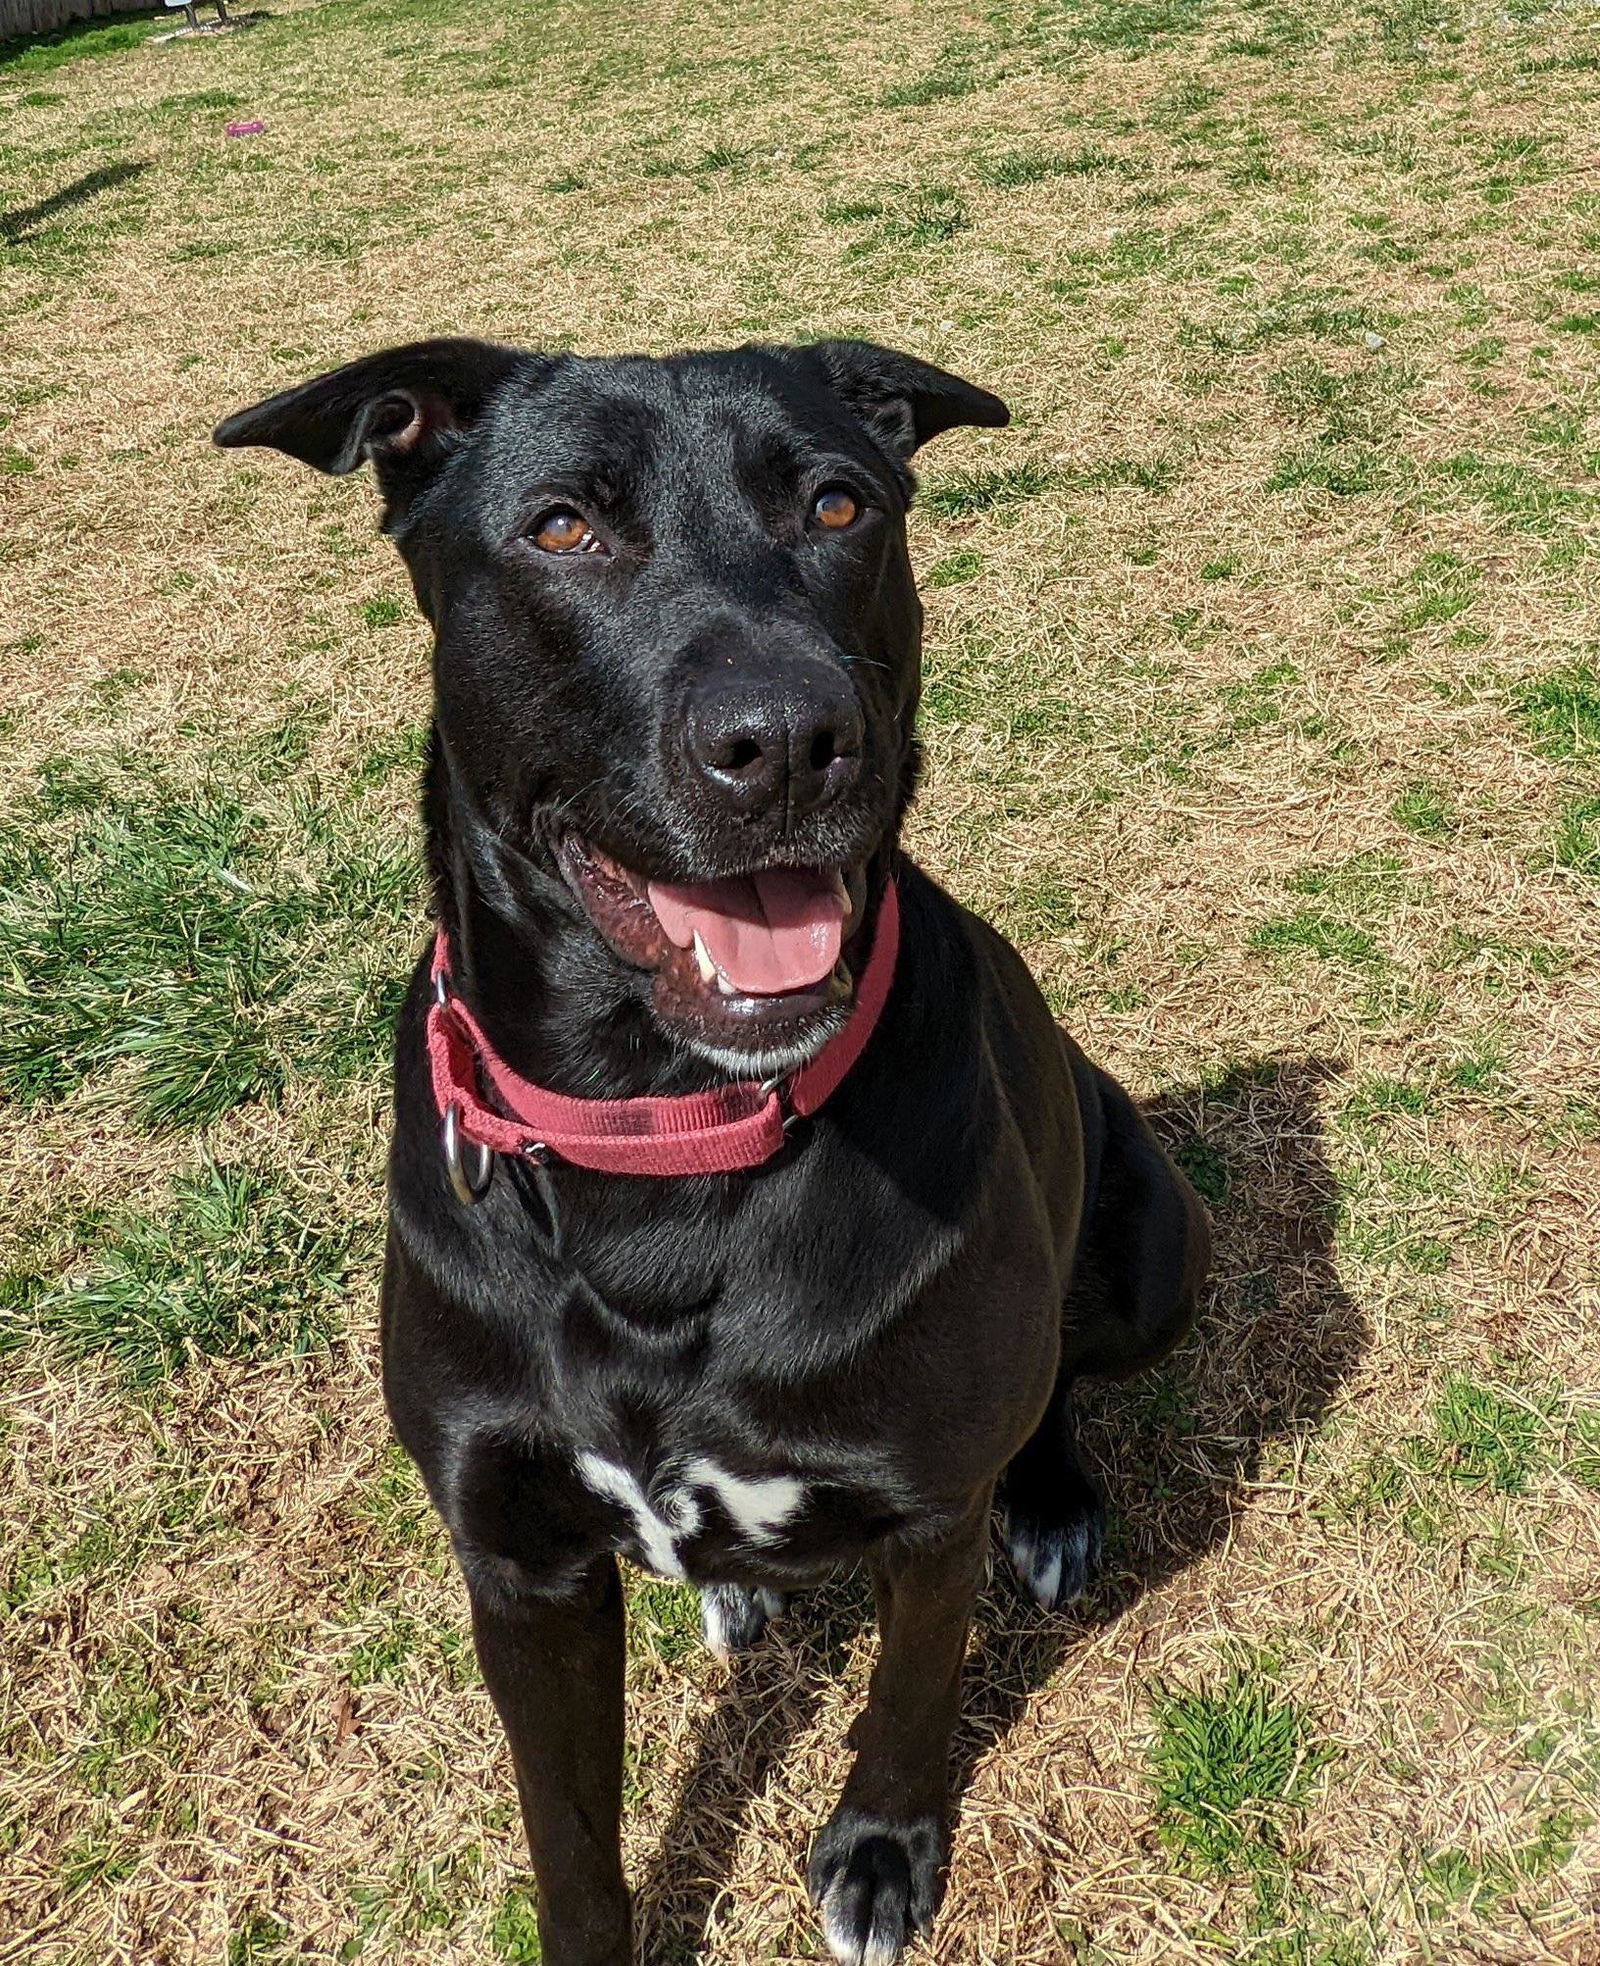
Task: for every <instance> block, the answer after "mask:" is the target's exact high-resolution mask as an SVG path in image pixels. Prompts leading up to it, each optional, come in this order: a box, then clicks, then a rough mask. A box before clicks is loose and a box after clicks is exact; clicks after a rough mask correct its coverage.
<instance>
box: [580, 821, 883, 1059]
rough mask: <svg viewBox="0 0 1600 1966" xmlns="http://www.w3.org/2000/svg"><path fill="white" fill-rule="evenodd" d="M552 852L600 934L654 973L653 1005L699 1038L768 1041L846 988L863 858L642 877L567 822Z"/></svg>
mask: <svg viewBox="0 0 1600 1966" xmlns="http://www.w3.org/2000/svg"><path fill="white" fill-rule="evenodd" d="M557 858H558V860H559V862H560V866H561V871H562V873H563V874H564V875H565V876H566V880H567V884H568V886H569V887H571V889H572V890H573V892H574V894H576V895H577V897H578V899H579V901H580V902H581V903H582V904H583V908H584V911H585V913H586V914H587V915H588V917H589V919H590V921H591V922H592V923H593V924H594V926H595V927H596V929H598V930H599V932H600V934H601V935H602V936H604V938H605V940H606V941H607V942H608V943H609V944H610V945H611V947H612V948H613V949H614V950H615V951H616V953H617V954H618V955H619V956H621V957H622V959H623V960H624V961H625V962H627V963H630V964H632V965H633V967H634V968H636V969H643V970H649V971H651V972H652V973H653V978H654V980H653V982H652V985H651V991H652V1002H653V1007H654V1009H655V1012H656V1014H657V1016H658V1017H660V1018H662V1019H664V1020H665V1021H667V1022H668V1023H670V1024H675V1025H678V1026H680V1027H682V1028H684V1030H685V1032H686V1034H687V1035H689V1036H691V1037H694V1038H698V1039H699V1040H700V1041H701V1042H702V1043H705V1044H709V1045H712V1046H716V1047H721V1048H729V1049H745V1048H748V1049H752V1050H753V1049H761V1050H763V1051H770V1050H772V1049H773V1048H774V1045H775V1043H776V1044H778V1045H780V1046H781V1045H782V1044H783V1043H784V1042H786V1041H792V1040H793V1039H794V1038H795V1037H797V1036H798V1035H799V1031H798V1030H797V1029H795V1028H793V1027H799V1026H801V1025H804V1024H807V1023H809V1022H810V1021H811V1020H813V1019H819V1017H820V1013H822V1012H824V1011H828V1010H830V1009H835V1010H836V1009H841V1008H843V1007H844V1006H846V1005H848V1003H849V1002H850V1000H851V998H852V996H853V994H854V991H855V970H854V966H853V958H854V956H855V953H856V952H855V949H854V947H853V933H854V930H855V928H856V925H857V924H858V922H859V920H860V916H861V909H862V904H863V901H864V899H865V895H866V871H865V868H864V867H862V866H856V867H851V868H809V867H766V868H760V869H758V870H756V871H755V872H753V873H749V874H734V875H727V876H724V877H723V878H721V879H718V880H708V881H685V882H673V881H652V880H647V879H646V878H645V877H644V876H643V875H640V874H635V873H633V872H632V871H631V870H630V869H629V868H627V867H624V866H623V865H622V864H621V863H620V862H619V861H616V860H613V859H612V858H611V856H610V855H609V854H605V853H602V852H601V851H600V850H599V848H598V847H595V846H593V845H591V844H590V842H589V841H587V840H584V839H582V838H580V837H579V836H578V835H577V834H575V833H569V834H567V835H566V837H565V838H564V839H563V840H562V841H561V843H560V845H559V847H558V848H557ZM785 1027H790V1028H785Z"/></svg>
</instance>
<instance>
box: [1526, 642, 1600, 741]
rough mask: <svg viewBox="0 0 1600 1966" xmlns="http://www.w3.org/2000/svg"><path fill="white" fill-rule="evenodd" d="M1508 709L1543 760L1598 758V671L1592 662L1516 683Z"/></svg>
mask: <svg viewBox="0 0 1600 1966" xmlns="http://www.w3.org/2000/svg"><path fill="white" fill-rule="evenodd" d="M1511 708H1512V712H1513V714H1514V715H1515V716H1516V718H1517V719H1518V721H1519V722H1520V723H1521V724H1522V726H1523V727H1524V729H1525V730H1527V731H1528V732H1529V733H1530V735H1531V736H1532V738H1533V740H1534V743H1535V745H1536V746H1537V748H1538V749H1539V750H1540V751H1542V752H1543V753H1544V755H1545V756H1546V757H1547V758H1559V759H1562V760H1571V759H1575V758H1593V757H1600V669H1596V668H1595V666H1594V664H1593V663H1592V662H1569V663H1567V664H1566V665H1565V666H1564V667H1562V668H1560V669H1552V670H1551V671H1550V673H1549V674H1548V675H1545V676H1539V677H1536V678H1535V679H1534V680H1533V681H1531V682H1526V683H1522V684H1520V685H1519V686H1518V688H1517V689H1516V690H1515V691H1514V692H1513V694H1512V698H1511Z"/></svg>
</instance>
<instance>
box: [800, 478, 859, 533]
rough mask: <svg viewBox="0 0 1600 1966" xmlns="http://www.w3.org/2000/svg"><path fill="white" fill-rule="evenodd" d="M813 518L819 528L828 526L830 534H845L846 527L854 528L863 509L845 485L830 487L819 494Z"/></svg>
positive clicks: (812, 510) (812, 512)
mask: <svg viewBox="0 0 1600 1966" xmlns="http://www.w3.org/2000/svg"><path fill="white" fill-rule="evenodd" d="M811 516H812V518H813V519H815V520H816V522H817V524H818V525H819V526H826V527H827V529H828V531H829V532H843V531H844V529H845V527H846V526H853V525H854V524H855V522H856V520H857V519H859V518H860V516H861V507H860V506H859V505H858V504H857V503H856V501H855V497H854V495H853V494H852V493H850V492H847V491H846V490H845V488H844V487H843V485H830V486H829V487H828V489H827V490H826V491H824V492H818V493H817V498H816V503H815V504H814V505H813V506H812V508H811Z"/></svg>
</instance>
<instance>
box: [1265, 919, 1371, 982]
mask: <svg viewBox="0 0 1600 1966" xmlns="http://www.w3.org/2000/svg"><path fill="white" fill-rule="evenodd" d="M1250 947H1251V948H1252V949H1260V950H1264V951H1265V952H1267V953H1268V954H1273V955H1282V954H1289V953H1298V952H1302V951H1303V952H1305V953H1306V954H1308V955H1313V956H1317V957H1319V958H1320V959H1321V960H1322V961H1323V962H1337V963H1345V964H1348V965H1349V966H1350V967H1352V968H1369V967H1371V966H1373V965H1375V964H1378V963H1381V962H1383V961H1384V960H1385V958H1384V955H1383V951H1382V950H1381V949H1380V948H1379V947H1378V944H1377V942H1376V941H1375V940H1374V939H1373V937H1372V936H1371V935H1370V934H1368V932H1367V931H1366V929H1364V928H1359V927H1357V926H1356V924H1355V923H1354V922H1347V921H1340V920H1339V919H1338V918H1337V917H1336V916H1333V915H1331V914H1329V913H1327V912H1326V911H1325V910H1323V909H1320V908H1297V909H1295V910H1294V912H1293V913H1292V914H1287V915H1276V916H1274V917H1273V918H1272V919H1271V920H1270V921H1265V922H1262V923H1260V924H1259V925H1258V926H1257V927H1256V928H1254V929H1252V931H1251V934H1250Z"/></svg>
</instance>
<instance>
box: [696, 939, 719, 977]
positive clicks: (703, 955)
mask: <svg viewBox="0 0 1600 1966" xmlns="http://www.w3.org/2000/svg"><path fill="white" fill-rule="evenodd" d="M694 959H695V961H696V962H697V963H698V964H699V965H700V981H701V982H702V983H709V982H710V981H711V980H712V978H713V977H714V976H715V975H716V974H717V966H716V964H715V963H714V962H713V961H712V960H711V951H710V950H709V949H708V948H707V947H706V945H705V939H704V937H703V936H702V935H701V933H700V931H699V929H696V930H695V932H694Z"/></svg>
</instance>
